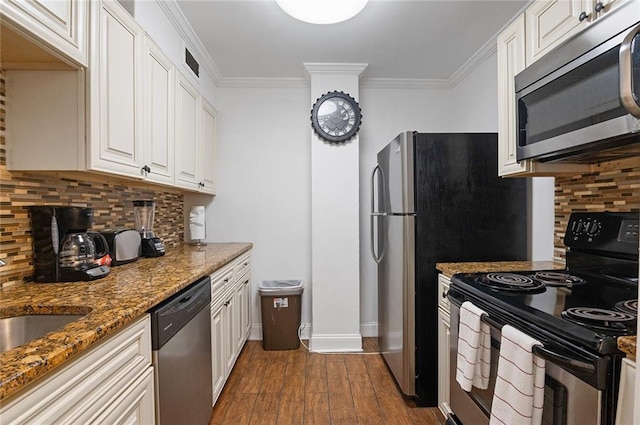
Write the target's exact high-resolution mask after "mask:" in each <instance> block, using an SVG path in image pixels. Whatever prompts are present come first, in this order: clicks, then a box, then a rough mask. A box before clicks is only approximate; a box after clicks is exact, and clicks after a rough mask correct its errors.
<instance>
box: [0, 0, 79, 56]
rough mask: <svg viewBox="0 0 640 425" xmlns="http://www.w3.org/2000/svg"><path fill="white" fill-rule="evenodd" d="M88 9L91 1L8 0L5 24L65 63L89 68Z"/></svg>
mask: <svg viewBox="0 0 640 425" xmlns="http://www.w3.org/2000/svg"><path fill="white" fill-rule="evenodd" d="M88 5H89V2H88V1H78V0H28V1H25V0H6V1H3V4H2V14H3V22H4V23H8V24H9V25H10V26H11V28H12V29H13V30H16V31H17V32H18V33H19V34H21V36H26V37H27V38H29V39H31V40H36V42H37V43H38V45H40V46H41V47H44V49H45V50H46V51H47V52H49V53H52V54H53V55H54V56H56V57H59V58H61V59H62V60H64V61H65V62H68V63H71V64H73V65H75V66H78V67H86V66H87V65H88V53H87V52H88V48H87V47H88V28H89V25H88ZM16 53H18V55H19V52H16ZM5 66H6V64H5ZM10 66H11V67H13V66H20V65H19V64H12V65H10ZM30 66H34V67H39V65H37V64H35V65H34V64H32V65H30ZM47 66H50V65H47Z"/></svg>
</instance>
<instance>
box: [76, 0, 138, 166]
mask: <svg viewBox="0 0 640 425" xmlns="http://www.w3.org/2000/svg"><path fill="white" fill-rule="evenodd" d="M91 23H92V27H91V34H92V44H91V47H92V54H91V60H90V68H89V79H90V99H91V100H90V105H89V108H90V117H91V118H90V122H91V125H90V138H89V140H90V142H89V156H88V159H89V164H88V168H89V169H91V170H96V171H103V172H108V173H114V174H120V175H124V176H127V177H139V178H141V177H142V176H143V174H142V167H143V165H144V164H143V158H142V154H143V150H142V144H143V133H142V127H143V126H142V122H143V121H142V108H143V102H142V100H143V87H142V82H143V74H142V72H143V70H142V62H143V54H142V53H143V41H144V31H143V30H142V27H140V26H139V25H138V24H137V23H136V22H135V20H134V19H133V17H131V15H129V13H128V12H127V11H126V10H125V9H124V8H123V7H122V6H120V4H119V3H118V2H117V1H115V0H102V1H101V2H91Z"/></svg>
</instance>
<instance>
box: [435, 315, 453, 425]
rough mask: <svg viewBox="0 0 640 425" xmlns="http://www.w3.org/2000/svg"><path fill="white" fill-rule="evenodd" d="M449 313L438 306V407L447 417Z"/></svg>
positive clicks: (448, 410)
mask: <svg viewBox="0 0 640 425" xmlns="http://www.w3.org/2000/svg"><path fill="white" fill-rule="evenodd" d="M449 323H450V321H449V314H448V313H447V312H445V311H444V310H443V309H442V308H438V407H439V408H440V411H441V412H442V414H443V415H444V416H445V417H447V414H448V413H449V412H451V409H450V408H449V401H450V399H449V394H450V378H451V377H450V376H449V363H450V362H449V334H450V326H449Z"/></svg>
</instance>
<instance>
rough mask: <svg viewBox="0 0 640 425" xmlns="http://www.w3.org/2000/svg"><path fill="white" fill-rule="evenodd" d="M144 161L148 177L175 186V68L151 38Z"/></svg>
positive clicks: (146, 79)
mask: <svg viewBox="0 0 640 425" xmlns="http://www.w3.org/2000/svg"><path fill="white" fill-rule="evenodd" d="M144 51H145V55H144V60H145V64H144V65H145V72H144V88H145V93H144V100H145V104H144V111H145V114H144V115H145V122H144V130H145V134H144V159H143V165H144V166H145V167H146V168H145V177H146V179H147V180H151V181H154V182H158V183H166V184H173V182H174V173H173V170H174V160H173V155H174V150H175V148H174V132H173V130H174V128H173V126H174V119H173V118H174V109H173V107H174V95H173V94H174V87H175V79H174V66H173V63H172V62H171V61H170V60H169V59H168V58H167V57H166V56H165V55H164V54H163V53H162V51H161V50H160V48H159V47H158V46H157V45H156V44H155V43H154V42H153V40H151V39H150V38H149V37H145V49H144Z"/></svg>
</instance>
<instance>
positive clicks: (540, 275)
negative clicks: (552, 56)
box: [533, 272, 587, 288]
mask: <svg viewBox="0 0 640 425" xmlns="http://www.w3.org/2000/svg"><path fill="white" fill-rule="evenodd" d="M533 278H534V279H535V280H537V281H539V282H542V283H544V284H545V285H547V286H564V287H567V288H571V287H572V286H574V285H580V284H583V283H586V282H587V281H586V280H584V279H582V278H580V277H578V276H573V275H570V274H568V273H562V272H536V274H535V275H533Z"/></svg>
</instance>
